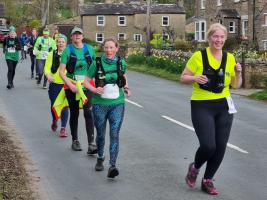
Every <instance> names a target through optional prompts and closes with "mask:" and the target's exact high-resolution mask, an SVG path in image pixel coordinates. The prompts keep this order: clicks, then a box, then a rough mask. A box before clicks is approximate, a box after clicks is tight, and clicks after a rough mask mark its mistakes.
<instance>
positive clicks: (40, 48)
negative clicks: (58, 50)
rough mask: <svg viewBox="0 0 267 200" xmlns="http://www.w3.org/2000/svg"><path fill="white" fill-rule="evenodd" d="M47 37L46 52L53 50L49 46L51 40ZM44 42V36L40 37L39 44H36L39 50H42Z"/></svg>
mask: <svg viewBox="0 0 267 200" xmlns="http://www.w3.org/2000/svg"><path fill="white" fill-rule="evenodd" d="M47 39H48V52H51V51H52V50H53V48H52V47H51V40H50V38H47ZM44 44H45V39H44V37H42V39H41V44H39V46H38V50H39V51H41V50H42V48H43V46H44Z"/></svg>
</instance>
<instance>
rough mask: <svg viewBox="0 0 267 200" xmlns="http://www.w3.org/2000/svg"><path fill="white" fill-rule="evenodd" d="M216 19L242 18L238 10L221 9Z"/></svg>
mask: <svg viewBox="0 0 267 200" xmlns="http://www.w3.org/2000/svg"><path fill="white" fill-rule="evenodd" d="M216 17H223V18H238V19H239V18H240V15H239V13H238V12H237V11H236V9H221V10H219V11H218V13H217V16H216Z"/></svg>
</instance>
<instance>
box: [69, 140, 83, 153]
mask: <svg viewBox="0 0 267 200" xmlns="http://www.w3.org/2000/svg"><path fill="white" fill-rule="evenodd" d="M71 148H72V150H73V151H81V150H82V148H81V144H80V142H79V141H78V140H74V141H73V142H72V145H71Z"/></svg>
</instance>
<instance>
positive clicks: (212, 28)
mask: <svg viewBox="0 0 267 200" xmlns="http://www.w3.org/2000/svg"><path fill="white" fill-rule="evenodd" d="M217 30H222V31H223V32H224V34H225V40H226V39H227V29H226V27H225V26H223V25H221V24H220V23H215V24H211V25H210V28H209V30H208V31H207V40H209V38H210V36H212V34H213V33H215V31H217Z"/></svg>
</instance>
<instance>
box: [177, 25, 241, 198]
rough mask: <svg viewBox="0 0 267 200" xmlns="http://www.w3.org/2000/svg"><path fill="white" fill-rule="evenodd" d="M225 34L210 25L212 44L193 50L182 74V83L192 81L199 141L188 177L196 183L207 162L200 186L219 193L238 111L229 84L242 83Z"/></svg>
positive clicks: (209, 33)
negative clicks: (221, 170)
mask: <svg viewBox="0 0 267 200" xmlns="http://www.w3.org/2000/svg"><path fill="white" fill-rule="evenodd" d="M226 38H227V29H226V28H225V27H224V26H222V25H221V24H219V23H216V24H213V25H211V26H210V28H209V30H208V32H207V40H208V42H209V47H208V48H206V49H204V50H202V51H197V52H196V53H194V54H193V56H192V57H191V58H190V59H189V61H188V62H187V65H186V68H185V69H184V71H183V73H182V76H181V82H182V83H186V84H193V93H192V97H191V117H192V122H193V126H194V128H195V132H196V135H197V137H198V140H199V144H200V146H199V148H198V150H197V152H196V154H195V160H194V162H193V163H191V164H190V165H189V170H188V173H187V175H186V178H185V179H186V183H187V184H188V186H189V187H191V188H192V187H194V186H195V183H196V178H197V175H198V173H199V169H200V168H201V166H202V165H203V164H204V163H206V164H207V165H206V170H205V173H204V177H203V179H202V184H201V189H202V190H203V191H204V192H206V193H208V194H210V195H217V194H218V190H217V189H216V188H215V187H214V184H213V177H214V175H215V173H216V171H217V170H218V168H219V166H220V164H221V162H222V160H223V157H224V153H225V149H226V145H227V142H228V139H229V135H230V130H231V126H232V122H233V113H235V112H236V110H235V108H234V106H233V101H232V99H231V96H230V90H229V86H230V85H231V86H232V87H233V88H238V87H240V86H241V83H242V78H241V71H242V68H241V65H240V64H239V63H237V64H236V62H235V58H234V56H233V55H232V54H230V53H227V52H224V51H222V48H223V46H224V43H225V40H226ZM203 66H204V67H203Z"/></svg>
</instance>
